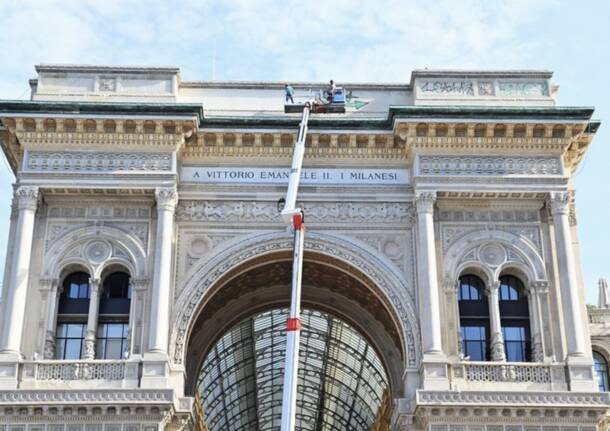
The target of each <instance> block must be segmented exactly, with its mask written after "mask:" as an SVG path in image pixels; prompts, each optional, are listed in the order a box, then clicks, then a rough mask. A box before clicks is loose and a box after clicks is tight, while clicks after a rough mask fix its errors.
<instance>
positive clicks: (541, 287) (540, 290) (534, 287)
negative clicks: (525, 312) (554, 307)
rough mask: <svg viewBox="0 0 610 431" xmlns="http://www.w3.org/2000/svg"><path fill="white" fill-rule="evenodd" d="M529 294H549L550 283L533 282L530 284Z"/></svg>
mask: <svg viewBox="0 0 610 431" xmlns="http://www.w3.org/2000/svg"><path fill="white" fill-rule="evenodd" d="M528 291H529V292H532V293H534V294H537V295H538V294H547V293H549V282H548V281H532V282H530V284H529V289H528Z"/></svg>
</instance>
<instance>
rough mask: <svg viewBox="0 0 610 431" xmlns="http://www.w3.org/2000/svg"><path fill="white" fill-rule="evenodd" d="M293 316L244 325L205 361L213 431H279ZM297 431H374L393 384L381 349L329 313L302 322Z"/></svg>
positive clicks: (202, 386)
mask: <svg viewBox="0 0 610 431" xmlns="http://www.w3.org/2000/svg"><path fill="white" fill-rule="evenodd" d="M287 316H288V310H286V309H276V310H271V311H267V312H263V313H259V314H256V315H254V316H252V317H249V318H248V319H246V320H243V321H242V322H240V323H239V324H237V325H236V326H234V327H233V328H232V329H231V330H229V331H228V332H227V333H225V334H224V335H223V336H222V337H221V338H220V340H219V341H218V342H217V343H216V345H215V346H214V347H213V349H212V350H211V351H210V352H209V353H208V355H207V356H206V358H205V359H204V362H203V365H202V368H201V371H200V373H199V377H198V390H199V392H200V394H201V399H202V404H203V407H204V411H205V416H206V422H207V425H208V427H209V428H210V430H211V431H221V430H222V431H232V430H235V431H238V430H240V431H241V430H261V431H267V430H279V429H280V421H281V411H282V386H283V375H284V358H285V348H286V331H285V328H286V318H287ZM301 321H302V328H303V329H302V330H301V348H300V354H299V374H298V376H299V377H298V388H297V392H298V397H297V412H296V430H297V431H301V430H312V431H321V430H328V431H333V430H337V431H338V430H342V431H343V430H353V431H359V430H362V431H364V430H367V431H368V430H370V429H371V427H372V425H373V423H374V422H375V418H376V416H377V412H378V410H379V408H380V406H381V404H382V398H383V393H384V391H385V390H386V389H387V387H388V378H387V376H386V372H385V370H384V367H383V365H382V363H381V360H380V359H379V357H378V355H377V353H376V352H375V350H374V348H373V347H372V346H371V345H370V344H369V343H368V342H367V341H366V340H365V339H364V338H363V337H362V336H361V335H360V334H359V333H358V332H357V331H356V329H354V328H353V327H352V326H350V325H348V324H347V323H346V322H344V321H342V320H340V319H338V318H336V317H334V316H331V315H329V314H327V313H323V312H319V311H314V310H307V309H306V310H303V313H302V315H301Z"/></svg>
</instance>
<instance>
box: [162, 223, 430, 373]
mask: <svg viewBox="0 0 610 431" xmlns="http://www.w3.org/2000/svg"><path fill="white" fill-rule="evenodd" d="M292 242H293V239H292V236H289V235H287V234H286V232H269V233H263V234H256V235H252V236H250V237H248V238H245V239H244V238H243V237H242V238H240V241H239V242H234V243H232V244H231V245H229V246H228V247H227V248H226V249H225V250H223V251H222V252H220V253H217V254H216V255H215V256H214V257H212V258H211V259H209V260H206V261H205V262H203V263H201V264H200V266H199V268H197V269H196V270H195V271H193V272H191V275H190V277H189V278H188V279H187V280H186V281H185V286H184V288H183V289H182V291H181V293H180V295H179V297H178V298H176V300H175V305H174V310H175V311H174V316H173V319H172V327H171V329H172V330H171V338H170V358H171V360H172V362H173V363H174V364H176V365H180V364H184V361H185V358H186V349H185V345H186V344H187V343H188V338H189V336H190V333H191V330H192V327H193V324H194V322H195V320H196V319H197V316H198V314H199V312H200V311H201V309H202V307H203V304H205V303H206V302H207V300H208V299H209V298H210V297H211V296H213V295H214V293H215V287H216V286H217V285H218V284H219V283H221V282H223V278H225V277H226V276H227V274H230V273H231V272H232V271H233V270H235V269H236V268H238V267H240V266H242V265H243V264H244V263H246V262H248V261H251V260H253V259H255V258H257V259H260V258H262V257H264V256H265V255H272V254H277V253H278V252H282V251H290V250H292ZM304 248H305V253H306V258H307V252H315V253H317V254H321V255H327V256H329V257H332V258H335V259H337V260H339V261H342V262H344V263H346V264H347V265H348V266H352V267H354V268H355V269H357V270H358V271H359V272H361V273H363V274H364V275H365V276H366V277H368V280H367V281H368V282H369V284H371V283H372V284H374V285H375V286H376V288H377V290H378V291H379V293H381V294H382V295H383V296H384V298H382V299H383V302H384V303H386V304H387V305H388V307H389V308H390V310H389V311H390V312H391V314H392V315H394V316H396V317H397V319H398V320H399V325H400V327H399V329H400V333H401V337H402V338H403V339H402V340H401V342H402V345H403V346H404V350H405V351H404V352H403V355H404V357H405V358H406V360H405V365H406V366H407V367H409V368H413V367H417V366H418V363H419V358H420V351H421V350H420V342H419V325H418V323H417V313H416V307H415V304H414V303H413V300H412V299H411V298H410V297H409V295H408V286H407V284H406V282H405V281H404V279H403V277H402V275H401V274H400V273H399V272H398V271H397V269H396V268H394V267H393V266H392V265H388V264H387V263H386V262H384V261H383V260H381V259H380V258H379V257H377V256H375V255H373V254H372V253H370V252H369V251H368V250H366V249H364V248H362V247H360V246H359V245H357V244H355V243H353V242H351V241H349V240H347V239H345V238H339V237H336V236H333V235H328V234H322V233H315V232H308V233H307V236H306V239H305V247H304ZM224 281H226V280H224Z"/></svg>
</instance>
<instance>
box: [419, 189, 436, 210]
mask: <svg viewBox="0 0 610 431" xmlns="http://www.w3.org/2000/svg"><path fill="white" fill-rule="evenodd" d="M435 202H436V192H419V193H417V194H416V195H415V207H416V209H417V213H418V214H424V213H432V212H433V211H434V203H435Z"/></svg>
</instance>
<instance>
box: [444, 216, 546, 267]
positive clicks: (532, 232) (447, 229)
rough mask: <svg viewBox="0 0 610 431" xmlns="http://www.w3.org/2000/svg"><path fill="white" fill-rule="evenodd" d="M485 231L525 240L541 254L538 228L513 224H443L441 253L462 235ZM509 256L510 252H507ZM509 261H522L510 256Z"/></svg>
mask: <svg viewBox="0 0 610 431" xmlns="http://www.w3.org/2000/svg"><path fill="white" fill-rule="evenodd" d="M479 230H480V231H486V230H489V231H491V230H497V231H503V232H508V233H512V234H513V235H516V236H518V237H520V238H525V239H527V240H528V241H529V242H531V243H532V244H533V245H534V246H535V248H536V250H537V251H538V252H539V253H541V252H542V240H541V232H540V226H538V225H535V226H523V225H515V224H506V223H498V224H493V225H488V226H486V225H480V224H457V223H456V224H443V226H442V227H441V242H442V245H443V252H446V251H447V250H448V249H449V247H450V246H451V245H452V244H455V243H456V242H457V241H459V239H460V238H462V237H463V236H464V235H467V234H469V233H471V232H474V231H479ZM508 253H509V255H510V253H511V252H510V250H509V251H508ZM510 256H511V258H510V260H517V261H521V260H522V259H521V258H520V257H519V259H513V258H512V255H510Z"/></svg>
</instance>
